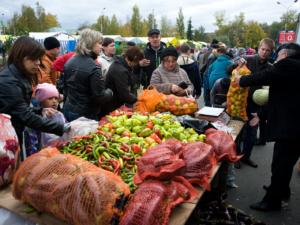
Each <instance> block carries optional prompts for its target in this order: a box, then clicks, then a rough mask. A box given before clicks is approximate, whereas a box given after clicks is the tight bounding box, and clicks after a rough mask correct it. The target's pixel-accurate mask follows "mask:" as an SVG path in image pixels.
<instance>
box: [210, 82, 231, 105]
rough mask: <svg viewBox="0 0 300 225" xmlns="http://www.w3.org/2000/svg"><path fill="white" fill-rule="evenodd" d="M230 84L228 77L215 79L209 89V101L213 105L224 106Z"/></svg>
mask: <svg viewBox="0 0 300 225" xmlns="http://www.w3.org/2000/svg"><path fill="white" fill-rule="evenodd" d="M229 86H230V79H229V78H220V79H218V80H216V82H215V84H214V86H213V87H212V89H211V91H210V101H211V104H212V106H213V107H222V108H225V107H226V101H227V92H228V90H229Z"/></svg>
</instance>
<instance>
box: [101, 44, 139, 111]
mask: <svg viewBox="0 0 300 225" xmlns="http://www.w3.org/2000/svg"><path fill="white" fill-rule="evenodd" d="M143 58H144V55H143V53H142V52H141V50H140V49H139V47H137V46H133V47H131V48H129V49H128V50H127V51H126V52H125V53H124V55H122V56H120V57H116V59H115V61H114V62H113V63H112V64H111V66H110V67H109V70H108V72H107V75H106V82H105V83H106V87H108V88H110V89H111V90H112V91H113V93H114V96H113V99H112V101H111V102H109V104H107V106H106V107H105V113H104V114H107V113H110V112H112V111H113V110H115V109H117V108H119V107H120V106H122V105H124V104H128V105H132V104H134V103H135V102H136V100H137V98H136V96H135V95H134V94H133V92H134V80H133V69H134V68H135V67H136V66H138V65H139V61H140V60H142V59H143Z"/></svg>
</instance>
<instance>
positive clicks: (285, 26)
mask: <svg viewBox="0 0 300 225" xmlns="http://www.w3.org/2000/svg"><path fill="white" fill-rule="evenodd" d="M297 1H298V0H294V2H293V3H292V4H291V5H290V6H286V5H285V4H283V3H282V2H280V1H277V2H276V3H277V4H278V5H281V6H282V7H284V8H285V9H286V13H288V11H289V10H290V8H291V7H292V5H293V4H294V3H297ZM286 32H287V20H285V21H284V39H283V41H284V43H286Z"/></svg>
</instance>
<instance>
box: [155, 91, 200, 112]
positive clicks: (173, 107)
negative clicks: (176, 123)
mask: <svg viewBox="0 0 300 225" xmlns="http://www.w3.org/2000/svg"><path fill="white" fill-rule="evenodd" d="M156 110H157V111H159V112H171V113H172V114H174V115H177V116H180V115H191V114H193V113H195V112H196V111H197V110H198V105H197V103H196V100H195V99H193V98H188V97H178V96H175V95H164V96H163V99H162V101H160V102H159V103H158V104H157V105H156Z"/></svg>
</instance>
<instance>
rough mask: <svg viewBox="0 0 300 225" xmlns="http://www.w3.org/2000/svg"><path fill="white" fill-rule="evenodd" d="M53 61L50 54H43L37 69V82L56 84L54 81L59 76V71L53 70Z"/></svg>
mask: <svg viewBox="0 0 300 225" xmlns="http://www.w3.org/2000/svg"><path fill="white" fill-rule="evenodd" d="M53 61H54V60H52V59H51V57H50V56H48V55H47V54H45V55H44V56H43V58H42V61H41V66H40V70H39V77H38V82H39V83H40V84H41V83H50V84H53V85H56V81H57V79H58V78H59V76H60V73H59V72H57V71H55V70H53V67H52V65H53Z"/></svg>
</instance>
